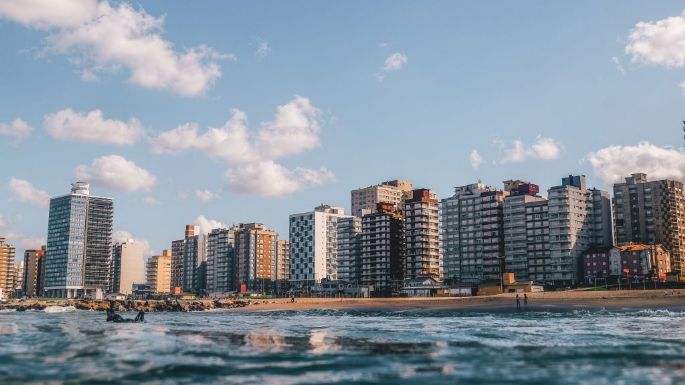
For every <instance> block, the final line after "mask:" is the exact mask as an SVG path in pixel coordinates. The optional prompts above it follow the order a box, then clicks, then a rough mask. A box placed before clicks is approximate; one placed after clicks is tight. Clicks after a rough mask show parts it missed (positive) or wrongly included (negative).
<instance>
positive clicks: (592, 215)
mask: <svg viewBox="0 0 685 385" xmlns="http://www.w3.org/2000/svg"><path fill="white" fill-rule="evenodd" d="M548 198H549V243H550V258H549V271H548V274H547V280H549V281H552V283H554V284H556V285H573V284H576V283H577V282H578V281H579V280H582V277H581V275H580V274H579V271H578V270H579V266H580V261H581V257H582V254H583V252H585V251H586V250H587V249H589V248H590V247H591V246H611V245H612V244H613V235H612V225H611V203H610V200H609V194H608V193H607V192H606V191H601V190H597V189H588V188H587V186H586V181H585V176H584V175H569V176H568V177H565V178H563V179H562V184H561V185H560V186H555V187H552V188H550V189H549V191H548Z"/></svg>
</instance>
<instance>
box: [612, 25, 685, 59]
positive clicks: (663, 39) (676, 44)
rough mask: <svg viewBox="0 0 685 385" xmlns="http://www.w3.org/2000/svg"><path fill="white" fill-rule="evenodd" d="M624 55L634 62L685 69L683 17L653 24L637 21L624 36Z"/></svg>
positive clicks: (684, 28)
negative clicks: (625, 36)
mask: <svg viewBox="0 0 685 385" xmlns="http://www.w3.org/2000/svg"><path fill="white" fill-rule="evenodd" d="M625 52H626V53H627V54H629V55H631V56H632V61H633V62H637V63H643V64H650V65H658V66H664V67H667V68H679V67H683V66H685V14H681V15H679V16H673V17H667V18H665V19H662V20H658V21H656V22H645V21H640V22H638V23H637V24H635V28H633V29H632V30H631V31H630V34H629V35H628V44H627V45H626V47H625Z"/></svg>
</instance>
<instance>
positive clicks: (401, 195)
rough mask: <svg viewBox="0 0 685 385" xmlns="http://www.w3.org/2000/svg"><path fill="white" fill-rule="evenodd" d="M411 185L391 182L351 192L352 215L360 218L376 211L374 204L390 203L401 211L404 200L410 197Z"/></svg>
mask: <svg viewBox="0 0 685 385" xmlns="http://www.w3.org/2000/svg"><path fill="white" fill-rule="evenodd" d="M412 189H413V187H412V184H411V182H408V181H406V180H391V181H387V182H383V183H381V184H377V185H373V186H368V187H364V188H359V189H356V190H352V191H351V193H350V198H351V204H352V215H354V216H355V217H359V218H361V217H362V215H364V213H373V212H375V211H376V204H378V203H391V204H393V205H394V206H395V208H397V209H399V210H402V206H403V204H404V200H405V199H407V198H409V197H411V192H412Z"/></svg>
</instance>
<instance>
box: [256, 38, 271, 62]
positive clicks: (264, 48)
mask: <svg viewBox="0 0 685 385" xmlns="http://www.w3.org/2000/svg"><path fill="white" fill-rule="evenodd" d="M269 54H271V47H270V46H269V42H268V41H266V40H263V39H257V49H256V50H255V55H256V56H257V57H258V58H260V59H263V58H265V57H267V56H269Z"/></svg>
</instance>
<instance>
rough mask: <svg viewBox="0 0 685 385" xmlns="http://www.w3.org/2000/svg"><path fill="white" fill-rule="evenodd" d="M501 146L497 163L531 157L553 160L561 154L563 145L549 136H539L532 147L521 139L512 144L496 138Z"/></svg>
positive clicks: (512, 161)
mask: <svg viewBox="0 0 685 385" xmlns="http://www.w3.org/2000/svg"><path fill="white" fill-rule="evenodd" d="M495 144H496V145H497V146H498V147H499V148H500V158H499V160H498V161H497V162H496V163H499V164H507V163H520V162H525V161H527V160H529V159H540V160H552V159H557V158H559V156H560V155H561V150H562V148H563V147H562V145H561V144H560V143H559V142H557V141H556V140H554V139H552V138H548V137H543V136H538V137H537V138H535V142H533V144H532V145H531V146H530V147H526V145H525V144H524V143H523V141H522V140H521V139H515V140H514V141H513V142H512V144H511V146H507V145H505V144H504V142H502V141H501V140H495Z"/></svg>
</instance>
